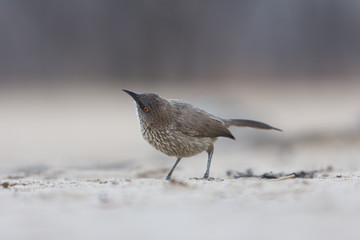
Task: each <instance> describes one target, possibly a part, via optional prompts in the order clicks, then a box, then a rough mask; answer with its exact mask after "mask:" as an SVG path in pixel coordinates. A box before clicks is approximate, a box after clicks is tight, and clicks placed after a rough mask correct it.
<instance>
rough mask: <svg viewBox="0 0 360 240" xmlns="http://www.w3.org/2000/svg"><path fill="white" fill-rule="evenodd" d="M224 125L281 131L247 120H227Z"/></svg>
mask: <svg viewBox="0 0 360 240" xmlns="http://www.w3.org/2000/svg"><path fill="white" fill-rule="evenodd" d="M226 125H227V127H228V126H237V127H252V128H259V129H266V130H269V129H272V130H276V131H280V132H282V130H281V129H279V128H275V127H272V126H270V125H268V124H266V123H263V122H258V121H253V120H248V119H227V120H226Z"/></svg>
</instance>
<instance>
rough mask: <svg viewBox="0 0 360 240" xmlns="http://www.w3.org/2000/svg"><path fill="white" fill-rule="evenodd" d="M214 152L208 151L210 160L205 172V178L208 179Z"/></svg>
mask: <svg viewBox="0 0 360 240" xmlns="http://www.w3.org/2000/svg"><path fill="white" fill-rule="evenodd" d="M213 153H214V151H211V152H208V162H207V167H206V172H205V174H204V177H203V179H208V178H209V172H210V165H211V158H212V155H213Z"/></svg>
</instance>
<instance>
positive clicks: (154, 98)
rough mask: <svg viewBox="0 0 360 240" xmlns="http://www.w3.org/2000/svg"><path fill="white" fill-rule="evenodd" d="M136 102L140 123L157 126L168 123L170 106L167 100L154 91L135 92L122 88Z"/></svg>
mask: <svg viewBox="0 0 360 240" xmlns="http://www.w3.org/2000/svg"><path fill="white" fill-rule="evenodd" d="M123 91H124V92H126V93H127V94H129V95H130V96H131V97H132V98H133V99H134V100H135V102H136V107H137V113H138V117H139V119H140V121H141V123H144V124H147V125H149V126H159V125H164V124H167V123H170V122H171V120H172V115H173V114H172V107H171V104H170V103H169V101H168V100H166V99H164V98H162V97H160V96H159V95H157V94H154V93H141V94H139V93H135V92H133V91H130V90H126V89H123Z"/></svg>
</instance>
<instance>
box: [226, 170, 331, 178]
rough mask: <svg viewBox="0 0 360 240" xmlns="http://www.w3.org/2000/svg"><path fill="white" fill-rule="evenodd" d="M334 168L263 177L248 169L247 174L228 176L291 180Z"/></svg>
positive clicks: (233, 173)
mask: <svg viewBox="0 0 360 240" xmlns="http://www.w3.org/2000/svg"><path fill="white" fill-rule="evenodd" d="M331 170H332V167H327V168H326V169H321V170H312V171H298V172H293V173H287V174H286V173H273V172H266V173H264V174H261V175H256V174H254V173H253V171H252V170H251V169H247V170H246V172H236V171H231V170H229V171H227V172H226V175H227V176H228V177H231V178H235V179H237V178H263V179H279V180H280V179H281V180H282V179H289V178H314V177H315V176H316V174H318V173H320V172H330V171H331Z"/></svg>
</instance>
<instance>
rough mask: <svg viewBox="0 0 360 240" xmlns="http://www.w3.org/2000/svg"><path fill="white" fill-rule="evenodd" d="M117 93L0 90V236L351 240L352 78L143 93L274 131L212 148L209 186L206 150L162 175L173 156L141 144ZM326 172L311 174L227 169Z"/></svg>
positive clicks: (359, 185)
mask: <svg viewBox="0 0 360 240" xmlns="http://www.w3.org/2000/svg"><path fill="white" fill-rule="evenodd" d="M242 87H243V86H242ZM121 88H130V89H134V88H135V87H134V86H121V87H120V86H118V87H112V88H103V87H101V86H100V87H98V86H97V87H91V88H87V89H81V88H80V89H79V88H76V87H73V88H71V89H65V90H64V89H60V90H59V88H55V89H52V90H49V89H46V91H45V90H41V91H40V90H39V89H35V90H34V89H33V90H31V89H30V90H29V89H26V91H25V90H21V89H20V90H19V89H16V91H15V90H13V89H7V90H4V89H2V90H1V91H2V92H1V93H2V94H0V98H1V99H0V100H1V101H0V108H1V111H2V118H1V119H0V123H1V124H0V133H1V138H0V143H1V145H0V148H1V149H0V150H1V151H0V159H1V166H0V184H1V185H0V230H1V231H0V232H1V237H0V239H4V240H5V239H6V240H12V239H16V240H18V239H99V238H104V239H105V238H106V239H170V238H171V239H227V238H232V239H339V238H341V239H357V240H358V239H360V229H359V227H358V226H359V220H360V170H359V164H360V150H359V149H360V107H359V105H358V89H359V86H358V84H355V83H354V85H352V86H342V85H336V84H335V85H334V86H330V87H329V86H326V87H324V86H316V85H315V86H314V85H311V86H308V85H306V84H305V85H301V86H292V85H291V86H281V87H280V86H277V87H276V88H273V89H272V91H269V88H270V87H269V86H262V85H261V86H259V85H256V84H254V85H251V86H248V87H247V88H245V90H241V94H239V93H238V92H237V93H236V94H235V92H236V91H240V90H239V89H244V88H240V86H236V88H235V87H234V86H232V85H229V86H222V87H221V88H219V87H212V88H209V89H203V88H194V89H192V90H190V91H189V90H187V91H186V90H185V89H181V88H180V89H179V88H177V91H175V90H168V89H157V91H156V90H154V89H151V88H150V90H149V91H155V92H158V93H161V95H163V96H165V97H168V98H181V99H184V100H187V101H191V102H193V103H194V104H196V105H197V106H201V107H202V108H204V109H207V110H208V111H209V112H212V113H215V114H218V115H221V116H224V117H244V118H252V119H256V120H262V121H265V122H267V123H270V124H272V125H274V126H276V127H280V128H283V129H284V130H285V131H284V133H278V132H271V131H257V130H252V129H232V131H233V133H234V135H235V137H236V138H237V141H236V142H235V141H232V140H228V139H219V140H218V141H217V143H216V145H215V153H214V158H213V164H212V169H211V175H212V176H213V177H215V180H214V181H203V180H195V179H191V178H192V177H201V176H202V174H203V172H204V171H205V166H206V154H205V153H203V154H199V155H197V156H194V157H193V158H189V159H184V160H183V161H182V162H181V163H180V164H179V167H178V168H177V169H176V170H175V172H174V175H173V176H174V179H175V181H172V182H168V181H164V180H163V177H164V176H165V173H166V171H167V169H168V168H169V167H170V166H171V165H172V164H173V161H174V159H171V158H169V157H167V156H165V155H163V154H161V153H159V152H157V151H156V150H154V149H152V148H151V147H150V146H149V145H148V144H147V143H146V142H145V141H144V140H143V139H142V138H141V136H140V133H139V127H138V122H137V120H136V115H135V111H134V104H133V102H132V101H131V100H130V99H128V96H126V95H122V94H121V93H120V89H121ZM134 90H139V91H144V90H143V89H134ZM184 93H185V94H184ZM195 93H196V94H195ZM199 96H207V97H199ZM44 99H46V101H44ZM284 99H286V101H285V100H284ZM229 106H231V107H229ZM233 112H237V113H238V114H237V115H236V116H234V115H233ZM120 123H121V124H120ZM329 166H330V167H331V170H329V171H320V172H319V173H317V174H316V175H315V177H314V178H311V179H300V178H297V179H292V178H290V179H280V180H278V179H275V180H274V179H259V178H240V179H233V178H231V177H229V176H227V174H226V172H227V171H228V170H232V171H243V172H244V171H246V170H247V169H249V168H250V169H252V170H253V171H254V173H256V174H262V173H264V172H270V171H273V172H284V173H291V172H294V171H300V170H306V171H309V170H326V169H327V168H328V167H329Z"/></svg>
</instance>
